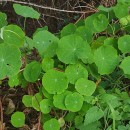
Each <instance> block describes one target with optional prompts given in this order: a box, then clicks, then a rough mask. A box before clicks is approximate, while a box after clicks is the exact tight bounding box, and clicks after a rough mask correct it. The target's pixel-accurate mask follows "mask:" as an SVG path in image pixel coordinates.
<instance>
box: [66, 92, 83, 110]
mask: <svg viewBox="0 0 130 130" xmlns="http://www.w3.org/2000/svg"><path fill="white" fill-rule="evenodd" d="M82 105H83V97H82V96H81V95H80V94H79V93H77V92H74V93H71V94H68V95H67V96H66V98H65V106H66V108H67V109H68V110H69V111H72V112H77V111H79V110H80V109H81V108H82Z"/></svg>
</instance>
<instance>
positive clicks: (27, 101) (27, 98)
mask: <svg viewBox="0 0 130 130" xmlns="http://www.w3.org/2000/svg"><path fill="white" fill-rule="evenodd" d="M32 97H33V96H32V95H24V96H23V98H22V102H23V104H24V105H25V106H26V107H32Z"/></svg>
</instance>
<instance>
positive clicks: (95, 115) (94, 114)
mask: <svg viewBox="0 0 130 130" xmlns="http://www.w3.org/2000/svg"><path fill="white" fill-rule="evenodd" d="M103 116H104V112H103V111H102V110H101V109H100V108H98V107H97V106H93V107H91V108H90V109H89V110H88V111H87V113H86V116H85V120H84V125H88V124H90V123H93V122H95V121H98V120H99V119H101V118H102V117H103Z"/></svg>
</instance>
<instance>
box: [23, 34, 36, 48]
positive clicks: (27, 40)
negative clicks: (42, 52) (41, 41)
mask: <svg viewBox="0 0 130 130" xmlns="http://www.w3.org/2000/svg"><path fill="white" fill-rule="evenodd" d="M25 41H26V44H27V47H28V48H29V49H33V48H34V45H35V42H34V41H33V40H32V39H31V38H29V37H27V36H26V37H25Z"/></svg>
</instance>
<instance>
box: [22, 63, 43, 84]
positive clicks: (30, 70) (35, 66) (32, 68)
mask: <svg viewBox="0 0 130 130" xmlns="http://www.w3.org/2000/svg"><path fill="white" fill-rule="evenodd" d="M40 73H41V64H40V63H38V62H36V61H34V62H31V63H30V64H27V65H26V67H25V69H24V72H23V74H24V77H25V79H26V80H27V81H29V82H35V81H36V80H38V77H39V75H40Z"/></svg>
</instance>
